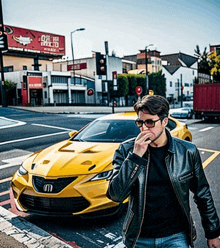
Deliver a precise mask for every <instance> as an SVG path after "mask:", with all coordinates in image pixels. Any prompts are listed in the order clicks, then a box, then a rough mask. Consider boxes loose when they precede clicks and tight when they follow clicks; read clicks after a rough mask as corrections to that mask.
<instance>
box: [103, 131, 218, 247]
mask: <svg viewBox="0 0 220 248" xmlns="http://www.w3.org/2000/svg"><path fill="white" fill-rule="evenodd" d="M166 132H167V136H168V140H169V148H168V155H167V157H166V159H165V161H166V166H167V170H168V174H169V177H170V180H171V183H172V185H173V188H174V191H175V193H176V197H177V199H178V201H179V203H180V205H181V207H182V209H183V211H184V213H185V214H186V217H187V219H188V222H189V232H188V233H187V235H188V239H189V244H190V245H191V247H193V240H194V239H195V229H194V225H193V221H192V218H191V214H190V204H189V192H190V191H191V192H193V194H194V201H195V203H196V204H197V206H198V209H199V212H200V215H201V219H202V225H203V228H204V230H205V235H206V238H208V239H212V238H216V237H218V236H219V235H220V225H219V219H218V216H217V213H216V209H215V206H214V202H213V199H212V196H211V192H210V189H209V184H208V182H207V179H206V177H205V174H204V170H203V167H202V162H201V158H200V155H199V151H198V150H197V148H196V146H195V145H194V144H193V143H191V142H187V141H184V140H181V139H178V138H175V137H172V136H171V135H170V133H169V132H168V131H166ZM133 147H134V139H131V140H128V141H125V142H124V143H122V144H121V145H120V146H119V148H118V149H117V150H116V152H115V155H114V159H113V165H114V174H113V176H112V179H111V180H110V183H109V188H108V192H107V196H108V197H109V198H110V199H111V200H113V201H115V202H123V201H124V200H125V199H126V198H127V197H128V196H129V203H128V211H127V214H126V217H125V221H124V224H123V241H124V244H125V245H126V247H128V248H132V247H135V244H136V242H137V239H138V237H139V234H140V231H141V225H142V223H143V218H144V211H145V209H144V208H145V201H146V189H147V175H148V167H149V162H150V160H149V158H150V154H149V149H148V151H147V156H146V157H147V158H146V159H145V158H142V157H139V156H137V155H136V154H133V153H132V151H133Z"/></svg>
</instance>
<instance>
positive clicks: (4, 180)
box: [0, 177, 12, 184]
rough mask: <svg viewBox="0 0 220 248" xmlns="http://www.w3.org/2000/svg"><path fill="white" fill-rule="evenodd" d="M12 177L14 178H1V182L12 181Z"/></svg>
mask: <svg viewBox="0 0 220 248" xmlns="http://www.w3.org/2000/svg"><path fill="white" fill-rule="evenodd" d="M11 179H12V177H8V178H4V179H2V180H0V184H1V183H5V182H8V181H11Z"/></svg>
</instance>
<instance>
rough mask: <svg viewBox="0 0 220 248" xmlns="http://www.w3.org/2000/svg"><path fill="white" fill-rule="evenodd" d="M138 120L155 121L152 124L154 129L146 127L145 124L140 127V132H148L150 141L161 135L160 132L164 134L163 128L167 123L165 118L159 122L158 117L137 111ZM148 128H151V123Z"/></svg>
mask: <svg viewBox="0 0 220 248" xmlns="http://www.w3.org/2000/svg"><path fill="white" fill-rule="evenodd" d="M138 119H139V120H142V121H146V120H152V121H155V122H154V123H153V126H154V127H146V125H147V124H146V125H145V124H143V126H142V127H140V130H141V132H142V131H147V132H149V134H150V136H149V137H150V139H151V140H154V139H156V138H157V137H158V136H159V135H160V134H161V132H164V130H165V127H166V125H167V122H168V118H167V117H165V118H164V119H163V120H161V119H159V116H158V115H151V114H149V113H148V112H142V111H139V113H138ZM149 126H152V123H151V125H149Z"/></svg>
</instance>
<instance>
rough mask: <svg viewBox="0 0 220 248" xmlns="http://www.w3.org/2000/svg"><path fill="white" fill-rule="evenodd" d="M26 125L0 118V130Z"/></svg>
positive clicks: (21, 122)
mask: <svg viewBox="0 0 220 248" xmlns="http://www.w3.org/2000/svg"><path fill="white" fill-rule="evenodd" d="M21 125H26V122H23V121H17V120H12V119H8V118H5V117H0V129H3V128H10V127H16V126H21Z"/></svg>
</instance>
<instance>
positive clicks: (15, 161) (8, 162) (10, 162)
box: [0, 153, 31, 170]
mask: <svg viewBox="0 0 220 248" xmlns="http://www.w3.org/2000/svg"><path fill="white" fill-rule="evenodd" d="M30 154H31V153H30ZM30 154H29V155H30ZM29 155H24V156H20V157H16V158H10V159H5V160H2V162H3V163H6V164H5V165H0V170H2V169H5V168H9V167H12V166H15V165H20V164H21V163H22V162H23V161H24V160H25V159H26V158H27V157H28V156H29Z"/></svg>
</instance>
